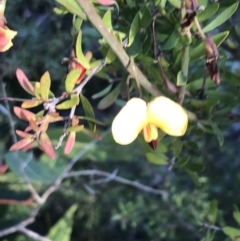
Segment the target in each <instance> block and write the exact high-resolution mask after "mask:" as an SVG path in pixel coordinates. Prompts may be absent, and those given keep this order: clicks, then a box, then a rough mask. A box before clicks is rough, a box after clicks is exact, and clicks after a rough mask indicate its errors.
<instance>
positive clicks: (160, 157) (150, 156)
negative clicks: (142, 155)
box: [146, 152, 168, 165]
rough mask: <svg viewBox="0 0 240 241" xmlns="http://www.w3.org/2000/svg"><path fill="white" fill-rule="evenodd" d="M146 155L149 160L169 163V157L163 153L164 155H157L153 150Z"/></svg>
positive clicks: (158, 163) (160, 163)
mask: <svg viewBox="0 0 240 241" xmlns="http://www.w3.org/2000/svg"><path fill="white" fill-rule="evenodd" d="M146 157H147V159H148V161H149V162H151V163H153V164H156V165H168V158H167V157H166V156H165V155H164V154H162V155H156V154H153V153H152V152H148V153H146Z"/></svg>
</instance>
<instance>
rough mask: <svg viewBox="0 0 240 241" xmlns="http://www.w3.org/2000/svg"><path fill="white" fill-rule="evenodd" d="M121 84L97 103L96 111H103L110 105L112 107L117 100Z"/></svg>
mask: <svg viewBox="0 0 240 241" xmlns="http://www.w3.org/2000/svg"><path fill="white" fill-rule="evenodd" d="M121 86H122V84H121V83H119V84H118V85H117V86H116V87H115V88H114V89H113V90H112V91H111V92H110V93H109V94H108V95H107V96H105V97H104V98H103V99H102V100H101V101H100V102H99V103H98V109H99V110H103V109H106V108H108V107H109V106H110V105H112V104H113V103H114V102H115V100H116V99H117V97H118V95H119V93H120V90H121Z"/></svg>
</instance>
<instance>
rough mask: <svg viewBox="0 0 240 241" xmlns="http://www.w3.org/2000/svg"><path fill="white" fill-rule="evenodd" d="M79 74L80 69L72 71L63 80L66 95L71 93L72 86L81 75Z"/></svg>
mask: <svg viewBox="0 0 240 241" xmlns="http://www.w3.org/2000/svg"><path fill="white" fill-rule="evenodd" d="M81 72H82V70H81V69H73V70H71V71H70V72H69V73H68V75H67V78H66V80H65V89H66V91H67V92H68V93H71V92H72V91H73V89H74V86H75V84H76V82H77V80H78V78H79V76H80V75H81Z"/></svg>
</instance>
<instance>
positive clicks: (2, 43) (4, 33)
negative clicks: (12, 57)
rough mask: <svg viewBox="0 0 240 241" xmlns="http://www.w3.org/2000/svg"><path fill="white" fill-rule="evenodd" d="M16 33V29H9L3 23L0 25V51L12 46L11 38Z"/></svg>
mask: <svg viewBox="0 0 240 241" xmlns="http://www.w3.org/2000/svg"><path fill="white" fill-rule="evenodd" d="M16 34H17V32H16V31H13V30H10V29H9V28H8V27H6V26H4V25H3V26H2V25H0V52H5V51H7V50H8V49H10V48H11V47H12V46H13V43H12V39H13V38H14V37H15V36H16Z"/></svg>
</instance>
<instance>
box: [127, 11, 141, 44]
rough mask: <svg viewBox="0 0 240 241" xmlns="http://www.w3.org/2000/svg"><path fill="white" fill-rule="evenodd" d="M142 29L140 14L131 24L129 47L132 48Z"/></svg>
mask: <svg viewBox="0 0 240 241" xmlns="http://www.w3.org/2000/svg"><path fill="white" fill-rule="evenodd" d="M139 28H140V19H139V14H138V12H137V14H136V15H135V17H134V19H133V22H132V24H131V27H130V30H129V35H128V47H130V46H131V45H132V43H133V41H134V39H135V37H136V36H137V33H138V30H139Z"/></svg>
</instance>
